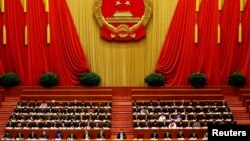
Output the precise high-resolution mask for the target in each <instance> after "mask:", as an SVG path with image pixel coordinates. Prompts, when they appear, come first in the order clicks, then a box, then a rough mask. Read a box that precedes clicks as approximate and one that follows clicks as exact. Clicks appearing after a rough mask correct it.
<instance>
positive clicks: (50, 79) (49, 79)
mask: <svg viewBox="0 0 250 141" xmlns="http://www.w3.org/2000/svg"><path fill="white" fill-rule="evenodd" d="M40 85H41V86H44V87H52V86H57V85H58V75H57V74H55V73H53V72H47V73H44V74H42V75H41V77H40Z"/></svg>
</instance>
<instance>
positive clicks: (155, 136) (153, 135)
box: [150, 133, 158, 139]
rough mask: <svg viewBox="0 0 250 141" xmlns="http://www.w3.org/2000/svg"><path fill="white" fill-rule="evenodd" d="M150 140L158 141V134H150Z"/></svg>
mask: <svg viewBox="0 0 250 141" xmlns="http://www.w3.org/2000/svg"><path fill="white" fill-rule="evenodd" d="M150 138H151V139H158V134H157V133H155V134H154V133H152V134H151V136H150Z"/></svg>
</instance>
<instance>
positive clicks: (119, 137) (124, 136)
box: [117, 132, 127, 139]
mask: <svg viewBox="0 0 250 141" xmlns="http://www.w3.org/2000/svg"><path fill="white" fill-rule="evenodd" d="M120 133H121V132H119V133H118V134H117V139H121V138H123V139H126V138H127V137H126V134H125V133H124V132H123V137H121V134H120Z"/></svg>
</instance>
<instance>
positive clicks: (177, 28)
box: [155, 0, 250, 86]
mask: <svg viewBox="0 0 250 141" xmlns="http://www.w3.org/2000/svg"><path fill="white" fill-rule="evenodd" d="M195 5H196V3H195V0H191V1H186V0H183V1H179V3H178V5H177V9H176V11H175V14H174V17H173V20H172V23H171V25H170V28H169V31H168V34H167V37H166V40H165V43H164V45H163V48H162V52H161V54H160V57H159V60H158V63H157V65H156V69H155V71H156V72H160V73H162V74H163V75H164V77H165V78H166V80H167V82H166V85H167V86H183V85H184V86H185V85H188V80H187V79H188V76H189V74H191V73H193V72H203V73H205V74H206V75H207V78H208V85H226V84H227V80H228V77H229V75H230V73H232V72H234V71H240V72H242V73H243V74H245V75H246V78H247V80H250V62H249V60H250V50H249V47H250V40H249V39H250V33H249V32H250V28H249V25H250V15H249V14H250V2H249V1H248V2H247V5H246V7H245V10H244V12H243V17H242V26H243V42H242V43H241V44H239V43H238V31H239V28H238V27H239V23H240V8H239V7H240V2H239V1H236V0H226V1H224V5H223V8H222V11H221V14H219V11H218V0H202V1H201V5H200V10H199V12H198V14H197V17H198V18H197V23H198V26H199V42H198V44H194V24H195V20H196V17H195ZM185 19H186V20H185ZM218 24H220V27H221V43H220V44H218V43H217V26H218ZM247 84H250V83H249V82H248V83H247Z"/></svg>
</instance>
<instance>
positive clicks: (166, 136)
mask: <svg viewBox="0 0 250 141" xmlns="http://www.w3.org/2000/svg"><path fill="white" fill-rule="evenodd" d="M163 138H166V139H167V138H169V139H171V138H172V136H171V134H170V133H169V134H168V135H167V134H166V133H165V134H164V136H163Z"/></svg>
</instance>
